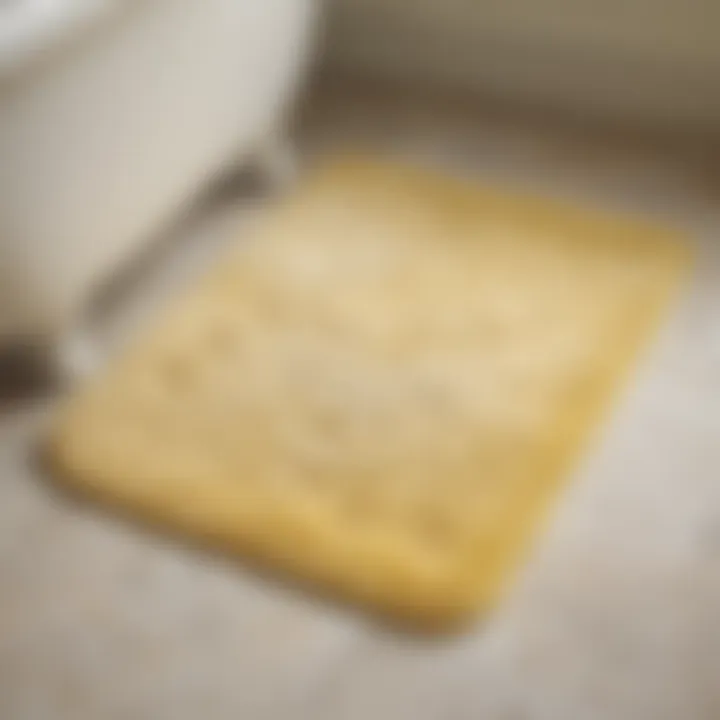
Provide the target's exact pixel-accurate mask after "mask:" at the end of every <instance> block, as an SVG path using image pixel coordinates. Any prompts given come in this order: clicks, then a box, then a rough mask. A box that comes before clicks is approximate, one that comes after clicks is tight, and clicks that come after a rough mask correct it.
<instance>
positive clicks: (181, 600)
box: [0, 88, 720, 720]
mask: <svg viewBox="0 0 720 720" xmlns="http://www.w3.org/2000/svg"><path fill="white" fill-rule="evenodd" d="M303 128H304V129H303V131H302V140H301V146H302V147H303V149H304V152H305V155H306V156H308V157H311V156H313V155H316V154H317V153H321V152H325V151H327V150H328V149H331V148H333V147H337V146H344V145H348V144H349V145H351V146H353V147H355V148H361V149H365V150H366V151H372V152H376V153H391V154H393V155H401V156H410V157H412V159H413V160H414V161H423V162H428V163H436V164H440V165H443V166H450V167H451V168H452V169H453V170H454V171H456V172H462V173H464V174H470V175H477V176H478V177H482V178H484V179H489V180H492V181H496V182H500V183H503V184H507V185H510V186H519V187H522V188H524V189H528V188H529V189H535V190H538V191H539V192H544V193H548V194H552V195H561V196H565V197H568V196H569V197H572V198H576V199H577V200H578V201H580V202H589V203H592V204H595V205H600V206H603V207H607V208H608V209H614V210H620V211H633V212H641V213H649V214H652V215H653V216H655V217H657V218H658V219H660V220H663V221H666V222H669V223H672V224H675V225H677V226H679V227H681V228H685V229H686V230H687V231H688V233H689V234H690V235H691V237H692V238H693V242H694V243H695V245H696V246H697V253H698V260H699V262H698V264H697V270H696V272H695V274H694V277H693V280H692V283H691V285H690V287H689V288H688V291H687V293H686V294H685V296H684V298H683V299H682V301H681V303H680V304H679V305H678V307H677V308H676V310H675V312H674V313H673V315H672V317H671V318H670V319H669V320H668V323H667V327H666V328H665V329H664V331H663V333H662V336H661V337H660V339H659V340H658V342H657V344H656V346H655V347H654V348H653V350H652V351H651V352H650V353H649V354H648V355H647V356H646V358H645V360H644V362H643V363H642V366H641V369H640V370H639V371H638V373H637V375H636V377H635V382H634V383H633V384H632V386H631V387H630V388H629V390H628V391H627V392H626V393H624V395H623V396H622V397H621V398H620V400H619V402H618V403H617V405H616V408H615V412H614V413H613V416H612V419H611V422H610V423H609V424H608V426H607V428H606V429H605V431H604V432H603V433H602V437H601V438H599V440H598V442H596V443H595V446H594V448H593V450H592V452H591V453H590V454H589V455H588V457H587V458H586V461H585V462H584V463H583V465H582V467H580V468H579V469H578V471H577V473H576V478H575V479H574V482H572V483H571V485H570V487H569V490H568V492H567V493H566V494H565V496H564V497H563V499H562V500H561V502H560V503H559V505H558V507H557V509H556V512H555V513H554V514H553V517H552V522H551V523H550V525H549V527H548V530H547V532H546V533H545V536H544V537H543V539H542V541H541V542H540V543H539V544H538V545H537V547H536V549H535V552H534V553H533V557H532V560H531V562H530V563H529V565H528V566H527V567H526V569H525V570H524V572H523V573H522V576H521V578H520V580H519V582H518V583H517V584H516V586H515V588H514V590H513V592H512V593H511V594H510V596H509V598H508V600H507V602H506V603H505V604H504V605H503V606H502V607H501V609H500V610H499V611H498V612H497V613H495V614H494V615H493V616H492V617H489V618H488V619H487V620H486V621H485V622H484V623H482V624H480V625H479V626H478V627H477V628H476V629H475V630H474V631H473V632H471V633H469V634H468V635H465V636H463V637H457V638H451V639H445V640H441V641H433V642H431V641H428V640H417V639H412V638H409V637H403V636H398V635H394V634H393V633H391V632H389V631H388V630H385V629H383V628H381V627H378V626H376V625H374V624H372V623H371V622H369V621H367V620H366V619H364V618H362V617H360V616H358V615H355V614H353V613H351V612H348V611H346V610H344V609H340V608H335V607H333V606H331V605H327V604H320V603H316V602H313V601H312V600H311V599H310V598H309V597H308V596H307V595H304V594H302V593H300V592H298V591H294V590H292V589H288V588H281V587H279V586H277V585H275V584H274V583H273V582H271V581H268V580H266V579H260V578H258V577H257V576H255V575H253V574H252V573H250V572H249V571H245V570H243V569H242V568H241V567H240V566H239V565H238V564H237V563H235V562H232V561H230V560H226V559H222V558H218V557H212V556H208V555H205V554H203V553H201V552H197V551H195V550H192V549H190V548H187V547H182V546H179V545H176V544H174V543H172V542H170V541H165V540H163V539H162V538H161V537H159V536H156V535H153V534H152V533H149V532H146V531H143V530H140V529H138V528H136V527H134V526H132V525H130V524H127V523H125V522H123V521H121V520H119V519H116V518H113V517H111V516H109V515H106V514H104V513H102V512H99V511H97V510H96V509H95V508H92V507H90V506H87V505H84V504H82V503H80V502H77V501H76V500H75V499H73V498H70V497H66V496H64V495H62V494H60V493H58V492H57V491H55V490H53V489H52V487H51V485H49V484H48V483H47V482H46V481H45V479H44V478H43V475H42V473H41V472H40V470H39V469H38V465H37V463H36V462H35V457H36V453H35V448H36V446H37V442H38V438H39V437H40V436H41V434H42V428H43V425H44V423H45V422H46V420H47V417H48V415H49V413H50V412H51V409H52V405H53V402H54V398H53V397H52V396H47V395H46V396H41V397H38V398H36V399H35V400H33V401H27V402H25V403H20V404H18V403H16V404H14V405H13V406H12V407H11V408H5V409H2V408H0V717H1V718H3V720H25V719H27V720H45V719H46V718H47V719H48V720H49V719H51V718H52V720H59V719H61V718H66V717H67V718H73V720H81V719H83V718H88V719H92V720H98V719H100V718H103V719H104V718H113V719H114V718H118V719H120V718H128V719H132V720H141V719H144V718H147V719H148V720H151V719H152V720H162V719H163V718H168V719H169V718H172V720H184V719H185V718H187V719H188V720H190V719H193V720H194V719H195V718H198V717H206V718H213V719H214V720H220V719H222V718H227V719H228V720H237V719H238V718H247V719H248V720H250V719H252V720H256V719H264V718H268V719H270V720H275V719H279V718H293V720H299V719H300V718H308V720H309V719H311V718H312V720H324V719H325V718H327V720H354V719H355V718H357V719H358V720H367V718H378V719H384V718H387V719H388V720H403V719H404V718H407V719H408V720H411V719H412V720H425V719H427V720H435V719H437V720H465V719H467V720H478V719H479V718H486V719H487V720H511V719H512V720H545V719H547V720H565V719H567V720H595V719H596V718H597V719H598V720H600V719H603V720H605V719H607V720H665V719H667V720H686V719H689V718H692V719H693V720H706V719H707V720H714V718H717V717H720V621H718V611H719V609H720V204H718V201H717V200H718V199H717V197H713V194H712V193H713V191H712V188H711V187H710V186H709V185H708V183H707V181H706V179H705V178H703V177H702V176H701V175H700V174H698V173H696V172H693V171H691V170H690V169H688V168H687V167H686V166H684V165H683V164H682V163H681V162H679V161H678V160H677V159H676V158H674V157H673V158H669V157H667V158H665V157H663V156H662V155H661V154H656V153H655V152H653V151H651V150H650V149H648V148H645V149H640V147H639V145H638V144H637V143H632V142H631V143H628V142H618V141H615V140H613V141H610V140H608V139H607V138H604V139H602V138H599V137H593V138H583V137H582V134H578V133H577V132H575V131H574V130H573V131H572V132H569V131H565V130H563V129H560V128H555V129H553V127H552V126H548V125H545V124H540V125H538V124H535V123H529V124H528V123H524V122H522V121H519V122H518V121H512V122H510V121H508V120H506V119H504V118H503V117H502V116H499V115H497V114H495V113H486V112H483V110H482V109H480V108H476V107H472V106H471V105H469V104H467V103H461V102H459V101H458V103H457V104H455V103H454V102H453V101H451V100H449V99H448V98H447V97H445V98H443V99H442V100H441V101H438V100H437V99H432V98H421V97H417V96H416V97H411V96H409V95H398V94H397V93H388V92H374V91H369V90H368V89H367V88H363V89H362V90H360V89H353V88H351V89H347V88H346V89H345V90H338V89H336V88H330V89H326V90H325V91H322V92H320V93H319V94H317V95H316V97H315V100H314V102H313V103H312V104H311V106H310V111H309V112H308V113H307V114H306V117H305V120H304V123H303ZM243 197H244V196H243V193H242V192H241V191H240V190H238V191H237V192H234V193H233V192H229V191H225V192H223V193H222V194H221V195H219V196H216V197H214V198H213V199H211V200H207V201H206V202H205V203H203V204H201V205H200V206H199V207H198V208H196V209H195V211H194V212H193V213H192V214H191V215H189V216H188V217H187V218H185V220H184V221H183V222H181V223H179V224H178V226H177V227H176V228H175V229H174V230H172V231H170V232H169V233H168V237H167V239H166V241H165V242H163V244H162V249H161V250H160V251H159V252H158V253H156V254H155V258H154V261H153V262H152V263H148V269H146V271H145V272H143V273H142V275H141V276H140V277H139V278H138V279H137V280H136V281H135V282H134V283H133V284H132V289H131V291H127V292H125V293H124V294H123V295H122V297H121V299H120V300H119V301H117V302H116V303H115V304H114V306H113V309H112V311H110V312H108V313H107V314H106V316H105V318H104V319H103V320H102V322H101V323H100V328H99V330H100V332H99V335H100V337H101V338H102V340H103V342H104V343H106V345H107V347H108V348H114V347H115V346H116V345H117V344H122V343H123V342H125V341H126V339H127V338H129V337H132V336H133V333H134V331H135V328H136V327H137V326H138V325H142V324H143V323H145V322H147V321H148V319H149V318H150V317H151V316H152V314H153V313H154V312H155V311H156V309H157V307H158V306H159V305H160V304H161V303H162V301H163V300H164V299H165V298H167V297H170V296H172V295H173V294H175V293H177V292H179V291H180V290H181V288H182V287H183V286H184V285H185V284H186V283H187V282H189V281H190V280H191V279H192V277H194V276H195V275H196V274H198V273H199V272H201V268H202V267H203V266H204V265H205V264H207V263H208V262H210V261H211V260H212V258H213V257H215V256H216V254H217V252H218V250H219V249H220V247H221V246H222V245H223V244H225V243H227V242H229V241H231V240H232V239H233V238H234V237H236V236H237V234H238V233H242V232H243V229H244V228H245V226H246V224H247V223H248V222H251V221H252V216H253V213H254V212H256V211H258V210H257V208H256V206H255V205H254V204H253V203H252V202H251V201H249V200H247V199H243ZM259 211H261V210H259Z"/></svg>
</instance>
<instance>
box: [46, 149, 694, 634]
mask: <svg viewBox="0 0 720 720" xmlns="http://www.w3.org/2000/svg"><path fill="white" fill-rule="evenodd" d="M686 259H687V258H686V251H685V248H684V247H683V245H682V244H681V243H679V242H678V241H677V239H676V238H675V237H674V236H673V235H672V233H670V232H667V231H665V230H662V229H658V228H654V227H650V226H645V225H643V224H641V223H638V222H635V221H630V220H625V219H620V218H611V217H606V216H602V215H598V214H595V213H592V212H586V211H583V210H579V209H575V208H572V207H566V206H562V205H559V204H554V203H551V202H549V201H545V200H540V199H535V198H530V197H521V196H512V195H505V194H502V193H499V192H496V191H495V190H491V189H486V188H482V187H479V186H475V185H473V184H470V183H465V182H463V181H459V180H454V179H451V178H446V177H443V176H440V175H435V174H433V173H429V172H426V171H420V170H414V169H411V168H406V167H400V166H393V165H386V164H383V163H375V162H370V161H367V160H361V159H346V160H342V161H336V162H335V163H332V164H331V165H330V166H328V167H326V168H325V169H323V170H321V171H320V172H318V173H317V174H316V175H315V177H314V178H312V179H309V180H308V181H307V182H306V183H305V185H304V187H301V188H300V190H299V191H298V192H297V194H296V196H295V198H293V199H292V200H291V201H290V202H288V203H287V205H286V206H285V207H284V208H281V209H279V210H277V211H274V212H273V213H271V216H270V217H269V218H267V220H266V222H265V224H264V227H262V228H261V229H260V230H259V232H258V233H257V235H256V237H255V238H254V239H253V240H252V241H246V242H243V243H242V245H241V246H240V247H239V248H238V250H237V253H236V254H234V255H232V256H231V257H229V258H228V259H227V260H226V261H225V262H224V263H222V265H221V267H219V268H218V270H217V271H215V272H214V273H212V274H211V275H210V277H208V279H207V280H206V281H205V282H204V283H202V284H201V286H200V287H199V288H198V289H197V291H196V292H194V293H192V294H191V296H190V297H189V298H188V299H187V300H186V301H184V302H183V303H181V305H180V307H178V308H177V309H176V310H174V311H173V312H171V313H170V314H169V316H168V317H167V318H166V319H165V321H164V322H161V323H160V324H159V326H158V329H157V330H156V331H154V332H152V333H150V334H149V335H148V337H147V338H146V339H145V340H143V341H141V342H140V343H139V344H138V346H137V348H136V349H134V350H133V351H131V352H130V353H129V354H128V355H127V357H125V358H124V359H122V360H121V361H120V362H118V363H117V365H116V366H115V367H114V368H112V369H111V370H110V371H109V372H108V373H107V375H105V376H104V377H101V378H100V379H99V380H98V381H97V382H95V383H93V385H92V387H89V388H88V389H87V390H86V391H85V392H82V393H81V394H80V395H79V396H78V397H77V398H75V399H73V400H71V402H70V403H69V405H68V407H67V408H66V409H65V411H64V412H63V414H62V417H61V418H60V422H59V424H58V429H57V432H56V433H55V435H54V437H53V444H52V448H53V457H54V460H55V463H56V466H57V469H58V470H59V471H60V472H61V474H62V475H63V477H64V478H66V479H67V480H68V481H70V482H71V483H72V484H74V485H76V486H78V487H81V488H83V489H86V490H88V491H90V492H92V493H95V494H98V495H101V496H103V497H105V498H108V499H111V500H114V501H116V502H119V503H121V504H123V505H125V506H126V507H130V508H132V509H135V510H136V511H138V512H140V513H141V514H143V515H144V516H146V517H149V518H151V519H154V520H157V521H161V522H163V523H165V524H168V525H170V526H173V527H175V528H177V529H182V530H185V531H188V532H190V533H191V534H193V535H195V536H198V537H201V538H203V539H205V540H207V541H210V542H212V543H214V544H219V545H222V546H224V547H226V548H230V549H232V550H237V551H240V552H241V553H243V554H245V555H248V556H251V557H253V558H256V559H261V560H263V561H269V562H270V563H271V564H272V565H273V566H274V567H277V568H280V569H283V570H287V571H290V572H291V573H292V574H294V575H298V576H300V577H302V578H303V579H305V580H307V581H310V582H312V583H319V584H321V585H322V586H324V587H325V588H326V589H329V590H331V591H333V592H337V593H339V594H341V595H343V596H344V597H346V598H349V599H351V600H353V601H360V602H363V603H366V604H369V605H371V606H373V607H374V608H376V609H379V610H381V611H383V612H385V613H388V614H390V615H391V616H393V617H398V618H401V619H405V620H410V621H416V622H421V623H424V624H429V625H433V626H435V625H438V624H440V625H444V624H446V623H449V622H454V621H458V620H461V619H466V618H467V617H469V616H470V615H472V614H473V613H474V612H475V611H476V610H477V609H478V608H483V607H488V605H489V604H490V603H492V602H493V601H494V600H496V598H497V597H498V595H499V593H500V592H501V590H502V588H503V587H504V586H505V585H506V579H507V578H508V576H509V575H510V574H511V571H512V569H513V567H515V566H516V564H517V561H518V558H519V557H520V556H521V554H522V551H523V550H524V549H525V548H527V544H528V540H529V539H530V537H531V535H532V532H533V531H534V530H535V529H536V528H537V525H538V521H539V520H540V519H541V518H542V514H543V510H544V509H545V508H546V507H547V504H548V501H549V500H550V499H552V498H553V497H554V496H555V495H556V493H557V490H558V488H559V486H560V484H561V482H560V481H561V480H562V479H563V478H564V477H565V476H566V475H567V471H568V468H569V464H570V463H571V462H572V460H573V459H574V458H576V456H577V454H578V452H579V450H580V448H581V445H582V444H583V442H584V441H585V439H586V437H587V435H588V432H589V430H590V429H591V427H592V425H593V424H594V423H595V422H596V420H597V419H598V416H599V414H600V411H601V410H602V408H603V407H604V405H605V404H606V402H607V400H608V398H609V396H610V395H611V393H612V391H613V390H614V389H615V386H616V384H617V383H618V381H619V380H620V379H621V376H622V375H623V373H624V372H625V371H626V370H627V368H628V366H629V364H630V362H631V360H632V358H633V356H634V355H635V353H636V352H637V350H638V349H639V347H640V345H641V343H642V342H643V341H644V340H645V339H646V338H647V335H648V332H649V331H650V330H651V329H652V328H653V327H654V326H655V325H656V322H657V320H658V318H659V316H660V314H661V311H662V309H663V308H664V306H665V303H666V301H667V299H668V297H669V294H670V291H672V290H673V289H674V288H675V287H676V285H677V282H676V281H677V280H678V278H679V277H680V276H681V274H682V270H683V269H684V268H685V266H686V264H687V263H686Z"/></svg>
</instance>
